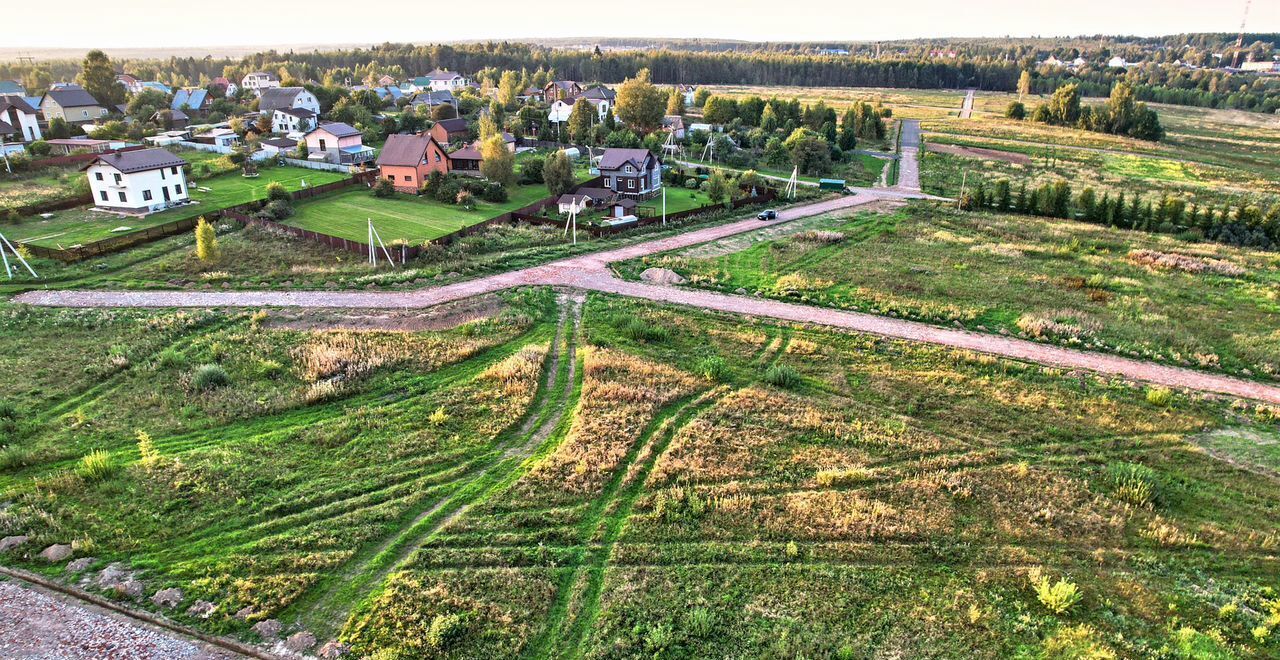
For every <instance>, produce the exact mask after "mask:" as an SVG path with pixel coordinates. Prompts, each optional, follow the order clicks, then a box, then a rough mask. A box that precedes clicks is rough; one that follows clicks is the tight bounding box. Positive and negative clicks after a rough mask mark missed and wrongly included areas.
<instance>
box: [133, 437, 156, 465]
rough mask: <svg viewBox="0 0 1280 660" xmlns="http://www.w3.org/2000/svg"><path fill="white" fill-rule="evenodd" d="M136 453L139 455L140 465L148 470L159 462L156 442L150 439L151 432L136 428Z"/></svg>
mask: <svg viewBox="0 0 1280 660" xmlns="http://www.w3.org/2000/svg"><path fill="white" fill-rule="evenodd" d="M137 438H138V455H139V456H140V457H141V460H140V461H139V462H140V463H141V464H142V467H143V468H145V469H148V470H150V469H151V468H153V467H155V465H156V463H159V462H160V451H159V450H157V449H156V443H155V441H154V440H152V439H151V434H150V433H147V432H146V431H143V430H142V429H138V432H137Z"/></svg>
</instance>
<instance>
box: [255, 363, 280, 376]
mask: <svg viewBox="0 0 1280 660" xmlns="http://www.w3.org/2000/svg"><path fill="white" fill-rule="evenodd" d="M257 373H258V375H259V376H261V377H262V378H268V379H271V380H275V379H276V378H279V377H280V374H282V373H284V365H283V364H280V363H279V362H278V361H276V360H261V361H259V362H258V368H257Z"/></svg>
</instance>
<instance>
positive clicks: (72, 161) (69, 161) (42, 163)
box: [31, 144, 150, 169]
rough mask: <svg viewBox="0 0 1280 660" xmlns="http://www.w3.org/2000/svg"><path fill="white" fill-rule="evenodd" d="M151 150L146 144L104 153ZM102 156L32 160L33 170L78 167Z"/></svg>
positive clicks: (71, 155)
mask: <svg viewBox="0 0 1280 660" xmlns="http://www.w3.org/2000/svg"><path fill="white" fill-rule="evenodd" d="M149 148H150V147H148V146H147V145H145V144H135V145H132V146H129V147H121V148H119V149H109V150H107V151H105V152H103V153H105V154H114V153H120V152H122V151H137V150H139V149H149ZM101 155H103V154H99V153H90V154H67V155H66V156H50V157H48V158H41V159H39V160H32V161H31V168H32V169H36V168H40V167H60V166H62V165H76V164H78V163H87V162H89V161H91V160H93V159H95V158H97V157H98V156H101Z"/></svg>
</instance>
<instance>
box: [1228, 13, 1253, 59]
mask: <svg viewBox="0 0 1280 660" xmlns="http://www.w3.org/2000/svg"><path fill="white" fill-rule="evenodd" d="M1251 4H1253V0H1244V16H1242V17H1241V18H1240V36H1239V37H1238V38H1237V39H1236V53H1235V56H1234V57H1232V58H1231V68H1233V69H1237V68H1239V67H1240V51H1241V50H1243V49H1244V24H1245V23H1246V22H1248V21H1249V5H1251Z"/></svg>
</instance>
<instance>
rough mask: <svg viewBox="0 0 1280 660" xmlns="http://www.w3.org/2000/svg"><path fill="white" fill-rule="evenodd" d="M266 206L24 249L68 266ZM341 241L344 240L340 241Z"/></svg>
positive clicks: (306, 194) (353, 181)
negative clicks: (67, 245)
mask: <svg viewBox="0 0 1280 660" xmlns="http://www.w3.org/2000/svg"><path fill="white" fill-rule="evenodd" d="M376 176H377V173H376V172H362V173H360V174H357V175H355V176H353V177H351V178H350V179H343V180H342V181H334V182H333V183H326V184H324V185H322V186H316V187H314V188H304V189H302V190H295V191H293V192H292V193H290V197H292V198H293V200H294V201H300V200H304V199H309V198H311V197H315V196H317V195H323V194H325V193H329V192H333V191H334V190H339V189H342V188H346V187H349V186H354V185H357V184H364V185H368V183H369V182H370V181H372V180H373V179H374V178H375V177H376ZM264 204H265V200H261V199H259V200H254V201H252V202H247V203H245V204H239V205H236V206H229V207H226V208H221V209H212V210H210V211H207V212H204V213H200V214H197V215H193V216H191V217H189V218H183V219H181V220H174V221H173V222H167V223H165V224H163V225H156V226H155V227H148V228H146V229H139V230H138V231H134V232H129V233H128V234H122V235H120V236H112V237H111V238H104V239H102V240H100V241H94V242H92V243H86V244H84V245H80V246H78V247H74V248H66V249H62V250H58V249H54V248H47V247H43V246H40V245H32V244H30V243H25V244H24V245H25V246H26V248H27V249H28V250H30V251H31V254H33V255H35V256H37V257H41V258H46V259H57V260H58V261H65V262H73V261H81V260H83V259H88V258H90V257H96V256H100V255H103V254H110V253H112V252H119V251H120V250H123V249H125V248H127V247H132V246H134V245H140V244H142V243H150V242H152V241H157V240H160V239H162V238H168V237H170V236H175V235H177V234H181V233H183V232H187V231H191V230H192V229H194V228H195V226H196V223H197V222H199V220H200V218H201V217H204V218H206V219H208V220H216V219H218V218H230V219H233V220H239V221H241V222H250V221H251V218H250V215H251V214H252V213H253V212H255V211H257V210H258V209H260V208H262V206H263V205H264ZM338 240H341V239H338ZM366 249H367V248H366Z"/></svg>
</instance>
